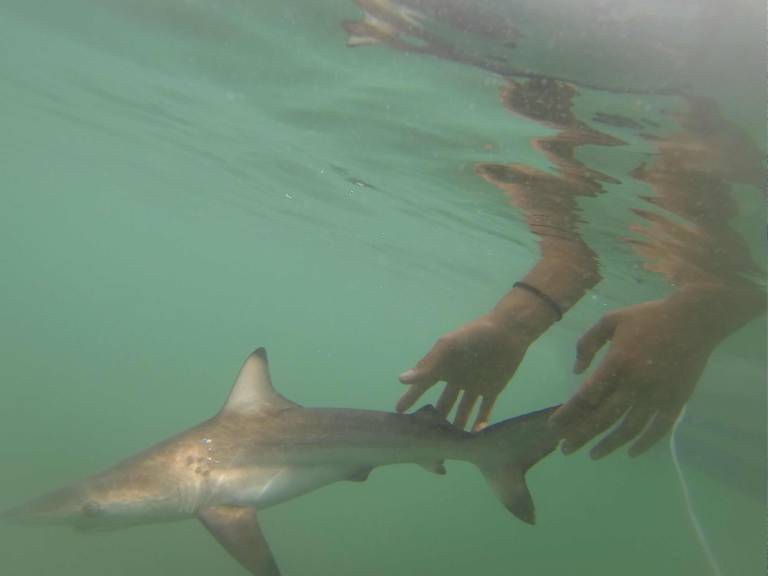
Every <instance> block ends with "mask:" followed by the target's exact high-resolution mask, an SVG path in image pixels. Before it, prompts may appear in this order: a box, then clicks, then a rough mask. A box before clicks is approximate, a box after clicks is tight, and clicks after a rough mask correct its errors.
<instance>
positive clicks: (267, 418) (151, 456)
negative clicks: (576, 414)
mask: <svg viewBox="0 0 768 576" xmlns="http://www.w3.org/2000/svg"><path fill="white" fill-rule="evenodd" d="M551 411H552V409H547V410H543V411H540V412H536V413H533V414H528V415H525V416H521V417H518V418H514V419H512V420H507V421H504V422H501V423H499V424H496V425H494V426H491V427H489V428H488V429H486V430H485V431H483V432H481V433H479V434H470V433H467V432H464V431H462V430H459V429H457V428H455V427H453V426H451V425H450V424H449V423H448V422H447V421H446V420H445V419H444V418H442V417H441V416H440V415H439V414H438V413H437V412H436V411H435V410H434V409H433V408H432V407H431V406H428V407H425V408H422V409H421V410H419V411H418V412H416V413H414V414H407V415H405V414H393V413H387V412H376V411H368V410H342V409H311V408H302V407H300V406H298V405H297V404H294V403H293V402H290V401H289V400H286V399H285V398H283V397H282V396H280V395H279V394H277V393H276V392H275V391H274V389H273V388H272V384H271V381H270V378H269V372H268V366H267V358H266V353H265V352H264V350H263V349H259V350H257V351H256V352H254V353H253V354H251V355H250V356H249V357H248V359H247V360H246V362H245V364H244V365H243V367H242V369H241V370H240V374H239V375H238V378H237V380H236V382H235V385H234V387H233V389H232V392H231V393H230V396H229V398H228V400H227V402H226V404H225V406H224V408H223V409H222V410H221V411H220V412H219V414H217V415H216V416H215V417H213V418H212V419H210V420H208V421H206V422H203V423H202V424H199V425H198V426H195V427H193V428H190V429H189V430H187V431H185V432H182V433H181V434H179V435H177V436H175V437H173V438H170V439H169V440H166V441H164V442H162V443H160V444H158V445H156V446H154V447H152V448H150V449H149V450H147V451H146V452H143V453H141V454H139V455H137V456H134V457H133V458H130V459H128V460H125V461H124V462H121V463H120V464H118V465H117V466H115V467H114V468H111V469H109V470H107V471H105V472H103V473H100V474H97V475H95V476H91V477H89V478H86V479H85V480H83V481H82V482H80V483H78V484H76V485H74V486H71V487H67V488H64V489H62V490H59V491H56V492H53V493H51V494H49V495H47V496H43V497H41V498H38V499H37V500H34V501H32V502H30V503H28V504H26V505H24V506H21V507H19V508H15V509H12V510H9V511H7V512H5V513H3V514H2V515H0V517H2V518H4V519H5V520H9V521H16V522H21V523H62V524H70V525H74V526H75V527H77V528H80V529H83V530H88V529H101V528H109V527H119V526H124V525H130V524H140V523H148V522H156V521H164V520H176V519H183V518H188V517H198V518H200V520H201V521H202V522H203V524H205V525H206V527H207V528H208V529H209V530H210V531H211V532H212V533H213V535H214V536H215V537H216V538H217V539H218V540H219V542H220V543H221V544H222V545H223V546H224V547H225V548H226V549H227V550H228V551H229V552H230V553H231V554H232V555H233V556H235V558H236V559H237V560H238V561H239V562H240V563H241V564H242V565H243V566H244V567H245V568H246V569H248V570H249V571H250V572H251V573H252V574H256V575H259V576H267V575H269V576H274V575H277V574H279V571H278V569H277V565H276V564H275V562H274V559H273V558H272V555H271V553H270V551H269V546H268V545H267V543H266V541H265V540H264V537H263V535H262V534H261V531H260V529H259V525H258V520H257V517H256V511H257V510H261V509H263V508H266V507H268V506H272V505H274V504H279V503H280V502H284V501H286V500H289V499H291V498H294V497H296V496H299V495H301V494H304V493H307V492H310V491H312V490H315V489H316V488H319V487H321V486H324V485H327V484H330V483H333V482H336V481H339V480H354V481H362V480H365V479H366V477H367V476H368V473H369V472H370V471H371V469H373V468H374V467H376V466H382V465H386V464H396V463H408V462H411V463H416V464H421V465H422V466H424V467H425V468H427V469H429V470H431V471H433V472H436V473H438V474H444V473H445V469H444V468H443V464H442V463H443V460H446V459H453V460H466V461H469V462H472V463H474V464H476V465H477V466H478V467H479V468H480V469H481V470H482V472H483V474H484V475H485V476H486V478H487V479H488V481H489V483H490V484H491V486H492V488H493V489H494V491H495V492H496V494H497V496H498V497H499V498H500V499H501V501H502V502H503V503H504V504H505V505H506V506H507V508H508V509H509V510H510V511H511V512H513V513H514V514H515V515H517V516H518V517H520V518H521V519H523V520H525V521H526V522H529V523H532V522H533V520H534V512H533V502H532V500H531V496H530V493H529V492H528V489H527V487H526V485H525V479H524V475H525V472H526V470H527V469H528V468H529V467H530V466H532V465H533V464H535V463H536V462H537V461H538V460H540V459H541V458H543V457H544V456H546V455H547V454H548V453H549V452H551V451H552V450H553V449H554V448H555V446H556V444H557V436H556V434H555V431H553V430H552V429H550V428H549V427H548V426H547V423H546V420H547V418H548V416H549V414H550V413H551Z"/></svg>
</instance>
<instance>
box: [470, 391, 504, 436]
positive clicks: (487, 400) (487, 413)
mask: <svg viewBox="0 0 768 576" xmlns="http://www.w3.org/2000/svg"><path fill="white" fill-rule="evenodd" d="M498 397H499V395H498V394H485V395H484V396H483V400H482V402H480V409H479V410H478V411H477V418H475V425H474V426H473V427H472V431H473V432H480V431H481V430H482V429H483V428H485V427H486V426H487V425H488V419H489V418H490V417H491V411H493V406H494V404H496V399H497V398H498Z"/></svg>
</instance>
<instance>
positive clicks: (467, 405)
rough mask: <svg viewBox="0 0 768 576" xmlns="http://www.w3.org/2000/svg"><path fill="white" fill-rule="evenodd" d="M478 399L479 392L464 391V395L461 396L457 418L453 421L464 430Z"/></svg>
mask: <svg viewBox="0 0 768 576" xmlns="http://www.w3.org/2000/svg"><path fill="white" fill-rule="evenodd" d="M476 401H477V394H474V393H471V392H467V391H466V390H465V391H464V395H463V396H462V397H461V402H460V403H459V407H458V409H457V410H456V418H455V419H454V421H453V424H454V426H456V427H457V428H461V429H462V430H463V429H464V427H465V426H466V425H467V420H469V414H470V413H471V412H472V408H473V407H474V406H475V402H476Z"/></svg>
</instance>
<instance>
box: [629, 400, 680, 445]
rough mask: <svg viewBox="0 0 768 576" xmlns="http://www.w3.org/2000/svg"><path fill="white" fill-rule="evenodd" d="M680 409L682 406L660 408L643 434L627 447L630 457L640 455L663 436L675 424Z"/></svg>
mask: <svg viewBox="0 0 768 576" xmlns="http://www.w3.org/2000/svg"><path fill="white" fill-rule="evenodd" d="M682 410H683V407H682V406H680V407H679V408H676V409H673V410H660V411H659V412H657V413H656V416H654V418H653V421H652V422H651V423H650V425H649V426H648V428H647V429H646V430H645V432H643V435H642V436H640V438H639V439H638V440H637V441H636V442H635V443H634V444H632V446H631V447H630V448H629V455H630V457H632V458H635V457H637V456H640V455H641V454H643V453H644V452H647V451H648V449H650V448H651V446H653V445H654V444H656V442H658V441H659V440H661V439H662V438H664V436H666V435H667V434H668V433H669V432H670V431H671V430H672V428H673V427H674V426H675V422H677V419H678V417H679V416H680V412H682Z"/></svg>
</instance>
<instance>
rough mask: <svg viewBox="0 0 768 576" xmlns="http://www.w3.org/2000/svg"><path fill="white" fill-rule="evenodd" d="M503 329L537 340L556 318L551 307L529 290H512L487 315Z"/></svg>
mask: <svg viewBox="0 0 768 576" xmlns="http://www.w3.org/2000/svg"><path fill="white" fill-rule="evenodd" d="M489 317H490V318H491V320H493V321H494V322H495V323H497V324H498V325H499V326H501V327H502V328H503V329H505V330H508V331H514V332H516V333H520V332H522V333H525V334H527V335H529V336H530V337H531V339H532V340H533V339H536V338H538V337H539V336H540V335H541V334H543V333H544V332H545V331H546V330H547V328H549V327H550V326H551V325H552V324H553V323H554V322H556V321H557V319H558V317H557V315H556V313H555V311H554V310H553V309H552V307H551V306H550V305H549V304H547V302H545V301H544V300H543V299H542V298H541V297H539V296H537V295H536V294H534V293H533V292H531V291H529V290H524V289H521V288H519V287H518V288H513V289H512V290H510V291H509V292H508V293H507V294H506V295H505V296H504V297H503V298H502V299H501V300H499V302H498V303H497V304H496V306H494V308H493V309H492V310H491V312H490V313H489Z"/></svg>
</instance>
